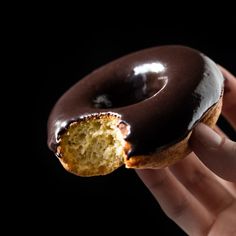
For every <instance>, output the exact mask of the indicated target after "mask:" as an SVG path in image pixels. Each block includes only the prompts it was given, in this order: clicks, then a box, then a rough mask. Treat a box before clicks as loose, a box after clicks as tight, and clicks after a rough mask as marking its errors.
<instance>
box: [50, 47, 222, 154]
mask: <svg viewBox="0 0 236 236" xmlns="http://www.w3.org/2000/svg"><path fill="white" fill-rule="evenodd" d="M222 89H223V76H222V74H221V72H220V71H219V69H218V67H217V66H216V65H215V63H214V62H212V61H211V60H210V59H209V58H208V57H206V56H205V55H203V54H202V53H200V52H199V51H196V50H194V49H191V48H188V47H183V46H162V47H156V48H150V49H146V50H142V51H139V52H136V53H132V54H129V55H127V56H125V57H122V58H120V59H118V60H115V61H113V62H111V63H109V64H107V65H105V66H103V67H101V68H99V69H97V70H95V71H94V72H92V73H91V74H89V75H88V76H86V77H85V78H84V79H82V80H80V81H79V82H78V83H76V84H75V85H74V86H73V87H71V88H70V89H69V90H68V91H67V92H66V93H65V94H64V95H63V96H62V97H61V98H60V99H59V100H58V102H57V103H56V105H55V107H54V108H53V110H52V112H51V115H50V117H49V121H48V145H49V147H50V149H52V150H53V151H54V152H55V151H56V147H57V145H58V139H59V135H60V133H61V132H63V131H64V130H65V129H66V127H67V126H68V124H70V123H71V122H73V121H76V120H79V119H82V117H84V116H87V115H89V114H94V113H100V112H114V113H117V114H119V115H121V119H122V120H123V121H125V122H127V123H128V124H129V125H130V128H131V133H130V135H129V136H128V137H127V141H128V142H129V143H130V144H131V145H132V152H131V153H130V155H143V154H145V155H148V154H151V153H153V152H154V151H158V149H160V148H163V147H166V146H169V145H171V144H173V143H176V142H178V141H179V140H180V139H182V138H183V137H185V136H186V135H187V134H188V132H189V131H190V130H191V129H192V128H193V127H194V125H195V124H196V123H197V122H198V121H199V120H200V119H201V117H202V116H203V115H204V114H205V112H206V111H207V110H208V109H209V108H211V107H212V106H213V105H214V104H215V103H217V101H218V100H219V98H220V97H221V95H222Z"/></svg>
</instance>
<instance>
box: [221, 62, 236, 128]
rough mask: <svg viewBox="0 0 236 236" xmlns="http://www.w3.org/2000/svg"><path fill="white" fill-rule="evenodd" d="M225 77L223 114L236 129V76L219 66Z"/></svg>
mask: <svg viewBox="0 0 236 236" xmlns="http://www.w3.org/2000/svg"><path fill="white" fill-rule="evenodd" d="M219 67H220V70H221V72H222V74H223V76H224V78H225V89H224V90H225V91H224V96H223V108H222V114H223V116H224V117H225V118H226V119H227V121H228V122H229V123H230V124H231V125H232V127H233V128H234V129H236V78H235V76H233V75H232V74H231V73H230V72H229V71H227V70H226V69H225V68H223V67H222V66H219Z"/></svg>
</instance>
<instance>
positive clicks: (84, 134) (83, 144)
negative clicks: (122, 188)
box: [57, 114, 128, 176]
mask: <svg viewBox="0 0 236 236" xmlns="http://www.w3.org/2000/svg"><path fill="white" fill-rule="evenodd" d="M127 130H128V125H126V124H124V123H122V122H121V120H120V119H119V118H118V117H116V116H113V115H110V114H109V115H108V114H104V115H101V114H100V115H95V116H89V117H86V118H85V119H84V120H81V121H78V122H74V123H72V124H71V125H70V126H69V128H68V129H67V131H66V132H65V133H64V134H62V135H61V141H60V146H58V149H57V152H58V156H59V160H60V161H61V163H62V164H63V166H64V167H65V168H66V169H67V170H68V171H70V172H72V173H74V174H76V175H79V176H96V175H105V174H108V173H110V172H112V171H114V170H115V169H117V168H118V167H120V166H121V165H122V164H123V163H124V159H125V158H126V156H127V155H126V153H127V151H128V150H127V143H126V141H125V140H124V138H125V137H126V135H127V133H128V132H127Z"/></svg>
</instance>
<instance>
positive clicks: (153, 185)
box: [137, 169, 214, 235]
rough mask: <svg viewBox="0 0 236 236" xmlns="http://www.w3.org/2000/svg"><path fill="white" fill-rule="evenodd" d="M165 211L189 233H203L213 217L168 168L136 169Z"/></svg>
mask: <svg viewBox="0 0 236 236" xmlns="http://www.w3.org/2000/svg"><path fill="white" fill-rule="evenodd" d="M137 173H138V175H139V177H140V178H141V179H142V180H143V182H144V183H145V185H146V186H147V187H148V188H149V190H150V191H151V192H152V194H153V195H154V197H155V198H156V199H157V201H158V202H159V204H160V206H161V207H162V209H163V210H164V211H165V213H166V214H167V215H168V216H169V217H170V218H171V219H172V220H173V221H175V222H176V223H177V224H178V225H179V226H180V227H181V228H182V229H183V230H184V231H185V232H187V233H188V234H189V235H205V234H206V232H207V231H208V229H209V227H210V225H212V223H213V221H214V217H213V215H212V214H211V213H209V212H208V211H207V210H206V209H205V207H203V206H202V204H201V203H200V202H199V201H198V200H197V199H196V198H195V197H194V196H193V195H192V194H191V193H190V192H189V191H188V190H187V189H186V188H185V187H184V186H183V185H182V184H181V183H180V182H179V181H178V180H177V179H176V178H175V177H174V176H173V174H172V173H171V172H170V171H169V170H168V169H164V170H137Z"/></svg>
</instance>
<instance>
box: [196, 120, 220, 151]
mask: <svg viewBox="0 0 236 236" xmlns="http://www.w3.org/2000/svg"><path fill="white" fill-rule="evenodd" d="M195 141H197V142H198V143H200V144H201V145H203V146H205V147H207V148H211V149H216V148H218V147H219V146H220V145H221V142H222V137H221V136H220V135H218V134H217V133H216V132H214V131H213V130H212V129H211V128H209V127H208V126H206V125H204V124H202V123H200V124H198V125H197V126H196V128H195V129H194V131H193V134H192V143H193V144H194V142H195ZM195 146H196V145H195Z"/></svg>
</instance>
